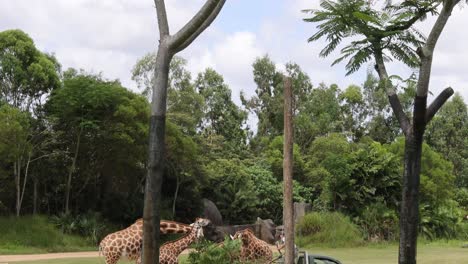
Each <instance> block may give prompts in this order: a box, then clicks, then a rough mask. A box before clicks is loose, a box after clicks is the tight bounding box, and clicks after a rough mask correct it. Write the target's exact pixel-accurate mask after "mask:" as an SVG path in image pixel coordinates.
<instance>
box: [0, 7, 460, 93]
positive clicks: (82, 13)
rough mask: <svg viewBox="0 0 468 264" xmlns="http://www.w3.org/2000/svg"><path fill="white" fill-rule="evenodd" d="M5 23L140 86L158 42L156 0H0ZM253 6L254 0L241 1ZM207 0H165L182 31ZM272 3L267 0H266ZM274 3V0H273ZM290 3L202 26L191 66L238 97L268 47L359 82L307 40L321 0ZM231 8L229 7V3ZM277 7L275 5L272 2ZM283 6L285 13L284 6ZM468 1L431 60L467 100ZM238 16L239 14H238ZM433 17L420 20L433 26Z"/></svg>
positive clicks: (437, 76)
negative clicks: (214, 76)
mask: <svg viewBox="0 0 468 264" xmlns="http://www.w3.org/2000/svg"><path fill="white" fill-rule="evenodd" d="M0 1H1V2H2V3H1V7H2V8H1V9H0V17H1V18H2V19H0V30H5V29H10V28H20V29H22V30H24V31H25V32H27V33H28V34H30V35H31V37H32V38H33V39H34V41H35V42H36V44H37V46H38V47H39V48H40V49H42V50H44V51H47V52H55V53H56V54H57V57H58V59H59V61H60V62H61V63H62V64H63V66H64V68H66V67H77V68H84V69H87V70H93V71H94V72H103V74H104V76H105V77H108V78H118V79H120V80H121V81H122V82H123V84H124V85H125V86H127V87H131V88H134V89H135V88H136V85H135V84H134V83H133V82H132V81H131V80H130V71H131V68H132V67H133V65H134V64H135V62H136V60H137V59H138V58H140V57H141V56H143V55H144V54H145V53H147V52H150V51H153V50H154V49H155V48H156V47H157V39H158V30H157V22H156V11H155V8H154V2H153V1H151V0H99V1H95V0H73V1H69V0H41V1H30V0H15V1H9V0H0ZM236 1H238V2H236V3H238V4H242V3H245V5H246V6H247V5H248V3H249V1H251V0H236ZM204 2H205V1H204V0H166V6H167V13H168V18H169V23H170V29H171V32H172V33H174V32H176V31H177V30H178V29H179V28H180V27H181V26H182V25H184V24H185V23H186V22H187V21H188V20H189V19H190V18H191V17H192V16H193V15H194V14H195V13H196V12H197V11H198V9H199V8H200V7H201V6H202V5H203V3H204ZM263 2H265V3H267V1H263ZM268 3H269V2H268ZM273 4H274V5H277V4H280V5H284V8H280V9H278V10H279V11H278V10H276V11H275V12H272V15H271V16H269V15H268V14H269V13H268V12H264V13H262V14H263V15H261V16H259V17H261V19H260V18H258V19H256V18H255V17H253V18H252V17H249V19H248V21H249V23H252V25H251V26H249V25H247V26H246V25H243V26H242V28H247V31H236V30H235V29H234V30H232V28H235V27H233V24H235V23H241V21H237V20H239V19H242V15H243V14H239V15H238V16H237V17H233V14H230V16H223V12H221V14H220V15H219V17H218V18H217V19H216V20H215V22H214V23H213V24H212V26H210V27H209V28H208V30H206V32H203V33H202V35H200V37H199V38H198V39H197V40H195V42H194V43H193V44H192V45H190V46H189V47H188V48H187V49H186V50H185V51H184V52H182V53H181V54H180V55H181V56H183V57H185V58H186V59H188V61H189V69H190V70H191V71H192V72H193V73H194V74H196V73H198V72H200V71H201V70H203V69H205V68H206V67H213V68H215V69H216V70H217V71H218V72H220V73H221V74H222V75H223V76H224V78H225V80H226V82H227V83H228V84H229V85H230V87H231V88H232V89H233V97H234V98H235V100H236V102H239V100H238V96H239V91H240V90H243V91H245V92H246V93H247V94H248V95H252V94H253V93H254V91H255V84H254V82H253V76H252V63H253V61H254V59H255V58H256V57H260V56H263V55H264V54H266V53H268V54H269V55H270V57H271V59H272V60H273V61H274V62H275V63H276V64H284V63H287V62H290V61H292V62H296V63H298V64H299V65H300V66H301V67H302V69H303V70H304V71H306V72H307V73H308V74H309V75H310V77H311V80H312V82H313V83H314V84H318V83H319V82H322V81H323V82H326V83H337V84H339V85H340V86H341V87H344V86H347V85H348V84H351V83H355V84H361V83H362V82H363V81H364V77H365V72H366V68H365V67H364V68H363V69H362V70H361V71H360V72H358V73H357V74H353V75H351V76H349V77H346V76H345V70H344V65H345V64H344V63H342V64H339V65H337V66H334V67H330V64H331V62H332V61H333V57H336V56H335V55H336V54H335V55H331V56H330V57H329V58H320V57H319V56H318V53H319V52H320V49H321V48H322V47H323V46H324V45H325V42H324V41H317V42H314V43H307V38H308V37H310V35H312V34H313V32H314V25H313V24H312V23H305V22H303V21H302V18H304V17H306V16H307V15H306V14H304V13H302V12H301V11H300V10H302V9H310V8H318V7H319V1H309V0H291V1H288V3H287V4H285V3H284V2H281V1H278V0H275V1H273V0H272V2H271V5H273ZM227 7H228V6H227ZM268 8H271V7H268ZM278 12H279V13H278ZM466 12H467V10H466V8H464V9H461V10H460V9H456V10H455V11H454V12H453V15H452V17H451V18H450V20H449V23H448V24H447V27H446V30H445V31H444V32H443V34H442V36H441V39H440V41H439V43H438V46H437V49H436V52H435V55H434V65H433V76H432V79H431V81H432V82H431V89H432V90H433V91H434V93H436V92H437V91H439V90H441V89H442V88H444V87H445V86H446V85H449V84H450V85H452V87H453V88H454V89H455V90H456V91H459V92H461V93H462V94H463V96H464V98H465V100H467V101H468V89H466V88H468V75H467V74H466V70H465V67H466V65H467V61H468V50H466V49H465V48H464V47H465V46H466V43H468V34H464V33H463V32H464V31H462V29H463V28H464V27H465V26H466V25H467V24H468V16H466ZM234 15H235V14H234ZM433 21H434V20H433V19H428V20H427V22H426V23H424V24H422V25H421V26H420V27H421V28H422V29H423V30H425V32H426V33H427V30H428V29H429V28H430V27H431V25H432V24H431V23H433ZM389 69H390V70H391V71H392V73H394V72H397V73H402V74H405V73H409V72H408V70H407V69H406V68H405V67H403V66H401V65H399V64H395V65H390V66H389Z"/></svg>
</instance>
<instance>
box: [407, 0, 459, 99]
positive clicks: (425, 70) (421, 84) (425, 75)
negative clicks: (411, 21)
mask: <svg viewBox="0 0 468 264" xmlns="http://www.w3.org/2000/svg"><path fill="white" fill-rule="evenodd" d="M459 2H460V0H446V1H444V6H443V7H442V11H441V12H440V14H439V16H438V17H437V20H436V22H435V24H434V26H433V27H432V29H431V32H430V33H429V37H428V38H427V40H426V44H425V45H424V46H423V47H420V48H418V55H419V56H420V57H421V67H420V71H419V80H418V85H417V89H416V95H417V96H420V97H427V92H428V89H429V80H430V77H431V67H432V54H433V53H434V49H435V46H436V44H437V41H438V40H439V37H440V35H441V34H442V31H443V30H444V27H445V25H446V24H447V21H448V19H449V18H450V15H451V14H452V10H453V8H454V7H455V5H457V4H458V3H459Z"/></svg>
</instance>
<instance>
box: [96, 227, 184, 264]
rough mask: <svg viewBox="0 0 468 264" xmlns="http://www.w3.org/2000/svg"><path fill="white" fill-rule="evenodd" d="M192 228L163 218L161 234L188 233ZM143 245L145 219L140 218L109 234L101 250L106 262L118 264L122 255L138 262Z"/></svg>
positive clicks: (100, 244) (102, 242)
mask: <svg viewBox="0 0 468 264" xmlns="http://www.w3.org/2000/svg"><path fill="white" fill-rule="evenodd" d="M191 230H192V228H191V227H190V226H189V225H186V224H181V223H177V222H173V221H166V220H161V222H160V227H159V232H160V233H161V234H176V233H188V232H190V231H191ZM142 245H143V219H138V220H137V221H136V222H135V223H134V224H132V225H131V226H129V227H127V228H125V229H123V230H120V231H117V232H115V233H112V234H109V235H107V236H106V237H105V238H104V239H103V240H102V241H101V243H99V251H100V253H101V254H102V255H103V256H104V258H105V261H106V264H116V263H117V262H118V261H119V259H120V258H121V257H127V258H128V259H129V260H130V261H135V263H137V264H138V263H139V259H140V255H141V248H142Z"/></svg>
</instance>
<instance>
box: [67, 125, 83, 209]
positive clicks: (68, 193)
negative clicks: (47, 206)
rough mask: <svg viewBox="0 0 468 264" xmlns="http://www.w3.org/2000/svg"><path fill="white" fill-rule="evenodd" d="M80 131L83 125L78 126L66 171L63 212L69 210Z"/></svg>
mask: <svg viewBox="0 0 468 264" xmlns="http://www.w3.org/2000/svg"><path fill="white" fill-rule="evenodd" d="M82 132H83V126H80V131H79V132H78V136H77V139H76V146H75V153H74V155H73V160H72V165H71V166H70V170H69V171H68V178H67V186H66V189H65V213H66V214H68V213H69V212H70V209H69V204H70V191H71V181H72V176H73V172H75V166H76V159H77V158H78V151H79V149H80V142H81V133H82Z"/></svg>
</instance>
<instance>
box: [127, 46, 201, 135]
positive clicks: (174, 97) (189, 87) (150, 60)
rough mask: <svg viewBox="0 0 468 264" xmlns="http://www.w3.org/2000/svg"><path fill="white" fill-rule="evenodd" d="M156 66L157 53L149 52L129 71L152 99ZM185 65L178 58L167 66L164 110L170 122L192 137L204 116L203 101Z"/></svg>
mask: <svg viewBox="0 0 468 264" xmlns="http://www.w3.org/2000/svg"><path fill="white" fill-rule="evenodd" d="M155 65H156V54H155V53H148V54H146V55H145V56H143V57H142V58H141V59H139V60H138V61H137V63H136V64H135V66H134V67H133V70H132V80H134V81H136V83H137V85H138V87H139V88H140V89H143V92H142V93H143V95H145V96H147V97H148V98H151V96H152V94H151V92H152V84H153V83H154V81H155V77H154V67H155ZM186 66H187V60H185V59H184V58H182V57H179V56H174V58H173V59H172V61H171V63H170V65H169V76H168V105H167V108H168V109H167V110H168V118H169V119H170V120H171V122H173V123H175V124H177V125H179V126H180V127H182V128H183V129H184V133H186V134H189V135H194V134H195V133H196V130H197V126H198V124H199V123H200V122H201V119H202V116H203V111H202V110H203V105H204V99H203V97H202V96H201V95H200V94H199V93H197V91H196V90H195V87H194V84H193V83H192V76H191V74H190V72H189V71H188V70H187V69H186Z"/></svg>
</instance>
